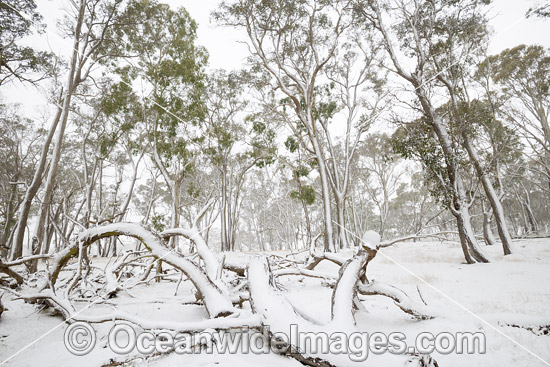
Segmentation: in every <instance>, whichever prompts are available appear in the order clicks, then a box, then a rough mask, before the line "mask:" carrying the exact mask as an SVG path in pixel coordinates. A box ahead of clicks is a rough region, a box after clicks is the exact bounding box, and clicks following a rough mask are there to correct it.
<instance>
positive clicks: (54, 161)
mask: <svg viewBox="0 0 550 367" xmlns="http://www.w3.org/2000/svg"><path fill="white" fill-rule="evenodd" d="M85 10H86V2H85V1H81V2H80V7H79V13H78V18H77V22H76V27H75V33H74V39H73V53H72V56H71V66H70V69H69V75H68V78H67V85H66V87H65V96H64V98H63V108H62V110H63V112H62V114H61V120H60V122H61V124H60V126H59V129H58V130H57V134H56V137H55V143H54V149H53V153H52V158H51V159H50V167H49V169H48V177H47V179H46V186H45V188H44V197H43V199H42V204H41V205H40V211H39V217H38V222H37V224H36V228H35V231H34V235H33V239H32V241H33V246H32V247H33V255H34V254H36V253H39V251H40V247H41V245H42V242H43V241H44V230H45V228H44V227H45V222H46V216H47V215H48V212H49V210H50V203H51V200H52V197H53V191H54V187H55V176H56V174H57V166H58V165H59V161H60V159H61V150H62V146H63V138H64V136H65V128H66V127H67V121H68V119H69V109H70V105H71V97H72V93H73V91H74V89H75V88H76V86H77V85H78V82H79V81H78V80H76V77H75V76H76V75H78V74H79V73H78V72H77V61H78V57H79V51H80V46H79V45H80V33H81V30H82V24H83V22H84V13H85Z"/></svg>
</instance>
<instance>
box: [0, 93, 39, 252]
mask: <svg viewBox="0 0 550 367" xmlns="http://www.w3.org/2000/svg"><path fill="white" fill-rule="evenodd" d="M20 115H21V109H20V107H19V106H17V105H7V104H4V103H1V102H0V161H1V162H9V164H1V165H0V251H1V252H4V251H7V250H8V249H9V248H10V244H11V241H12V240H13V233H14V232H13V228H14V225H15V224H16V222H17V218H16V215H17V210H18V208H19V206H20V205H21V201H22V199H23V194H24V189H25V185H26V182H27V180H29V178H31V177H32V171H33V168H34V164H35V163H36V162H35V161H36V156H37V153H38V152H37V146H38V145H39V144H38V143H39V141H40V139H41V138H42V137H43V135H44V129H41V128H39V129H37V130H36V131H35V130H34V129H33V125H32V121H30V120H28V119H25V118H22V117H21V116H20Z"/></svg>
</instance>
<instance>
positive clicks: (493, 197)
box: [462, 133, 514, 255]
mask: <svg viewBox="0 0 550 367" xmlns="http://www.w3.org/2000/svg"><path fill="white" fill-rule="evenodd" d="M462 137H463V145H464V148H465V149H466V151H467V152H468V156H469V157H470V160H471V161H472V163H473V165H474V167H475V170H476V173H477V175H478V177H479V179H480V180H481V184H482V185H483V190H484V191H485V195H486V196H487V199H489V203H490V204H491V209H493V215H494V217H495V222H496V224H497V229H498V236H499V237H500V241H501V243H502V249H503V250H504V255H510V254H511V253H512V252H513V250H514V245H513V243H512V237H510V232H509V231H508V225H507V224H506V217H505V215H504V209H503V208H502V203H501V202H500V199H499V198H498V195H497V193H496V191H495V189H494V187H493V184H492V183H491V180H490V179H489V177H488V176H487V172H485V170H484V169H483V167H481V163H480V159H479V156H478V154H477V151H476V150H475V148H474V147H473V145H472V142H471V141H470V137H469V136H468V135H467V134H466V133H463V134H462Z"/></svg>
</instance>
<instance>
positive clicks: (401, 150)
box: [391, 118, 452, 207]
mask: <svg viewBox="0 0 550 367" xmlns="http://www.w3.org/2000/svg"><path fill="white" fill-rule="evenodd" d="M391 146H392V149H393V151H394V152H395V154H398V155H400V156H402V157H403V158H406V159H414V160H417V161H420V162H421V163H422V166H423V168H424V173H425V175H426V179H427V181H428V182H429V184H430V193H431V194H432V195H433V196H434V197H435V198H436V200H439V201H440V202H441V203H442V204H443V205H445V206H447V207H448V206H450V205H451V202H452V192H451V190H450V188H451V187H452V186H451V185H450V183H448V176H447V167H446V165H445V157H444V155H443V151H442V150H441V146H440V145H439V143H438V141H437V139H436V137H435V136H434V134H433V132H432V130H431V128H430V126H429V125H428V124H427V122H426V121H425V120H424V119H422V118H421V119H418V120H415V121H414V122H411V123H407V124H406V125H403V126H400V127H399V128H398V129H397V130H396V131H395V132H394V134H393V135H392V137H391ZM440 178H441V179H443V180H444V181H445V183H446V184H443V183H442V182H441V179H440Z"/></svg>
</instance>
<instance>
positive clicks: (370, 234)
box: [361, 231, 380, 250]
mask: <svg viewBox="0 0 550 367" xmlns="http://www.w3.org/2000/svg"><path fill="white" fill-rule="evenodd" d="M361 245H362V246H363V247H367V248H369V249H371V250H376V249H377V248H378V247H379V246H380V235H379V234H378V233H377V232H375V231H366V232H365V233H364V234H363V237H362V238H361Z"/></svg>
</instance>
